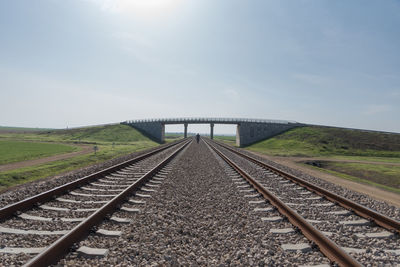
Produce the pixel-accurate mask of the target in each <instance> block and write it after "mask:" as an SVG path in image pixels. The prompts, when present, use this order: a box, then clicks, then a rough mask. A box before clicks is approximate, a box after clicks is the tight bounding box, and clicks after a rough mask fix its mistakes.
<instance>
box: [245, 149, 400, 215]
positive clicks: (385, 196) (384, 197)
mask: <svg viewBox="0 0 400 267" xmlns="http://www.w3.org/2000/svg"><path fill="white" fill-rule="evenodd" d="M249 152H250V153H253V154H256V155H258V156H260V157H263V158H266V159H268V160H271V161H274V162H276V163H279V164H282V165H285V166H288V167H290V168H293V169H297V170H299V171H302V172H304V173H306V174H309V175H311V176H314V177H318V178H321V179H323V180H325V181H328V182H331V183H334V184H337V185H340V186H343V187H345V188H347V189H350V190H353V191H356V192H359V193H363V194H366V195H368V196H370V197H372V198H375V199H377V200H381V201H385V202H387V203H390V204H392V205H394V206H396V207H400V195H399V194H396V193H392V192H388V191H385V190H382V189H379V188H377V187H373V186H369V185H365V184H360V183H356V182H353V181H350V180H346V179H343V178H340V177H337V176H334V175H332V174H328V173H325V172H321V171H318V170H316V169H312V168H308V167H306V166H303V165H301V164H299V161H303V160H301V158H292V157H275V156H267V155H263V154H261V153H256V152H252V151H249ZM304 159H307V160H310V158H304ZM329 160H331V159H329ZM340 161H346V160H340ZM346 162H353V161H351V160H350V161H346ZM354 162H358V161H354ZM360 162H361V163H366V162H365V161H360ZM367 163H369V162H367ZM381 163H384V164H385V165H386V163H385V162H377V163H376V164H381ZM392 165H396V163H394V164H392Z"/></svg>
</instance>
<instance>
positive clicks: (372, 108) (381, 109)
mask: <svg viewBox="0 0 400 267" xmlns="http://www.w3.org/2000/svg"><path fill="white" fill-rule="evenodd" d="M391 110H392V106H390V105H377V104H372V105H368V106H367V107H366V108H365V111H364V114H365V115H376V114H380V113H385V112H389V111H391Z"/></svg>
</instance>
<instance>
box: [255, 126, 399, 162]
mask: <svg viewBox="0 0 400 267" xmlns="http://www.w3.org/2000/svg"><path fill="white" fill-rule="evenodd" d="M247 149H249V150H252V151H257V152H262V153H266V154H271V155H279V156H332V155H343V156H374V157H400V134H389V133H381V132H367V131H361V130H350V129H342V128H330V127H318V126H308V127H300V128H294V129H291V130H289V131H287V132H285V133H283V134H280V135H278V136H275V137H273V138H270V139H267V140H264V141H261V142H258V143H256V144H253V145H251V146H249V147H247Z"/></svg>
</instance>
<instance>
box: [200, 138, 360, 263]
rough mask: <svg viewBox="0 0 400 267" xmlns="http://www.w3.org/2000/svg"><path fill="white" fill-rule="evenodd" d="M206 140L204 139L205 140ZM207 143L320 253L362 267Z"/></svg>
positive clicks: (340, 261) (334, 259)
mask: <svg viewBox="0 0 400 267" xmlns="http://www.w3.org/2000/svg"><path fill="white" fill-rule="evenodd" d="M203 140H204V139H203ZM206 143H207V144H208V145H209V146H210V147H211V148H212V149H213V150H214V151H215V152H216V153H217V154H218V155H219V156H220V157H221V158H222V159H223V160H224V161H225V162H226V163H228V164H229V165H230V166H231V167H232V168H233V169H235V171H236V172H238V173H239V174H240V175H241V176H242V177H243V178H245V179H246V180H247V181H248V182H249V183H250V184H251V185H253V187H254V188H255V189H256V190H257V191H258V192H259V193H260V194H261V195H263V197H264V198H266V199H268V200H269V202H270V203H271V204H272V205H273V206H275V207H276V208H277V209H278V211H279V212H280V213H281V214H283V215H284V216H286V217H287V218H288V220H289V221H290V222H291V223H292V224H293V225H295V226H297V227H298V228H299V229H300V230H301V232H302V233H303V234H304V236H305V237H307V238H308V239H309V240H311V241H312V242H314V243H315V244H316V245H317V246H318V247H319V249H320V251H321V252H322V253H323V254H324V255H325V256H326V257H327V258H328V259H329V260H331V261H332V262H335V263H337V264H339V265H340V266H362V265H361V264H360V263H359V262H357V261H356V260H355V259H354V258H353V257H351V256H350V255H349V254H348V253H347V252H346V251H344V250H343V249H342V248H340V247H339V246H338V245H337V244H335V243H334V242H333V241H332V240H330V239H329V238H328V237H326V236H325V235H324V234H323V233H322V232H321V231H319V230H318V229H317V228H315V227H314V226H312V225H311V224H310V223H309V222H307V221H306V220H305V219H304V218H303V217H302V216H300V215H299V214H298V213H297V212H296V211H294V210H293V209H292V208H290V207H289V206H288V205H286V204H285V203H283V202H282V201H281V200H280V199H279V198H278V197H276V196H275V195H274V194H273V193H271V192H270V191H268V190H267V189H266V188H265V187H263V186H262V185H261V184H260V183H258V182H257V181H256V180H255V179H254V178H253V177H251V176H250V175H249V174H248V173H247V172H246V171H244V170H243V169H241V168H240V167H239V166H238V165H237V164H235V163H234V162H233V161H231V160H230V159H229V158H228V157H227V156H225V154H223V153H222V152H221V151H220V150H219V149H218V148H216V147H215V146H214V145H213V144H211V143H210V142H208V141H206Z"/></svg>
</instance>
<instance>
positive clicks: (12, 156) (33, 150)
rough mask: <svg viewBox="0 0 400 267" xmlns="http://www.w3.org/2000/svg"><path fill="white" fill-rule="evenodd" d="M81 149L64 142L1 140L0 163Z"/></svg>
mask: <svg viewBox="0 0 400 267" xmlns="http://www.w3.org/2000/svg"><path fill="white" fill-rule="evenodd" d="M79 149H80V148H79V147H76V146H75V147H74V146H70V145H64V144H52V143H33V142H23V141H5V140H0V164H7V163H12V162H18V161H24V160H30V159H37V158H43V157H48V156H52V155H56V154H62V153H68V152H73V151H78V150H79Z"/></svg>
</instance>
